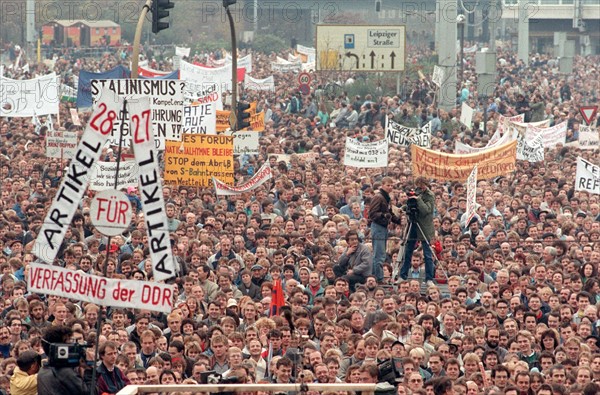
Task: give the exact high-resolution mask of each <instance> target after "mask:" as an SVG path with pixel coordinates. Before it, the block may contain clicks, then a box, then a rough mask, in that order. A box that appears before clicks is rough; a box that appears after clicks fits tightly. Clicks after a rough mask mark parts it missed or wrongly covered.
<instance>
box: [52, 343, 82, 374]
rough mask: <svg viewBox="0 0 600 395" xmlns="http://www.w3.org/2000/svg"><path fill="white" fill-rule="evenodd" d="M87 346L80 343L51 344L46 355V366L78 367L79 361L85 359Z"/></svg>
mask: <svg viewBox="0 0 600 395" xmlns="http://www.w3.org/2000/svg"><path fill="white" fill-rule="evenodd" d="M88 347H89V346H88V345H87V344H80V343H69V344H66V343H51V344H50V353H49V355H48V365H50V366H52V367H55V368H63V367H69V368H74V367H77V366H79V364H80V362H81V360H84V361H85V359H86V356H85V352H86V350H87V349H88Z"/></svg>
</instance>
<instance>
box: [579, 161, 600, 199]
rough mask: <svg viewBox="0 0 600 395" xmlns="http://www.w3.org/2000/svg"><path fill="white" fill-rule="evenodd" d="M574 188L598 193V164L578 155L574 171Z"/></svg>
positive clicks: (599, 183)
mask: <svg viewBox="0 0 600 395" xmlns="http://www.w3.org/2000/svg"><path fill="white" fill-rule="evenodd" d="M575 190H576V191H586V192H590V193H595V194H597V195H600V166H596V165H595V164H593V163H591V162H588V161H587V160H585V159H583V158H582V157H578V158H577V170H576V171H575Z"/></svg>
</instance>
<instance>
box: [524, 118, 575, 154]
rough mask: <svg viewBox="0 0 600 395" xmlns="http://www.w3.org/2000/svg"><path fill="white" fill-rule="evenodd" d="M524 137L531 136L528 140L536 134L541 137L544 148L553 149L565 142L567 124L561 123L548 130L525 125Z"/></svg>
mask: <svg viewBox="0 0 600 395" xmlns="http://www.w3.org/2000/svg"><path fill="white" fill-rule="evenodd" d="M525 133H526V135H531V137H530V138H533V137H535V136H536V135H538V134H541V135H542V139H543V141H544V148H555V147H556V146H557V145H558V144H561V145H563V146H564V145H565V142H566V140H567V122H566V121H564V122H561V123H559V124H558V125H554V126H552V127H550V128H541V127H537V126H531V125H529V124H527V131H526V132H525Z"/></svg>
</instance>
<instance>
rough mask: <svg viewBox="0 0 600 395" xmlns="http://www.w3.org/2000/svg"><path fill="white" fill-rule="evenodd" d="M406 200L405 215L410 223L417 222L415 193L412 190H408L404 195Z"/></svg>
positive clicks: (417, 211) (417, 213)
mask: <svg viewBox="0 0 600 395" xmlns="http://www.w3.org/2000/svg"><path fill="white" fill-rule="evenodd" d="M406 196H407V197H408V200H406V214H407V215H408V218H409V220H410V222H417V219H418V217H419V206H418V205H417V197H418V195H417V193H416V192H415V190H414V189H412V188H411V189H409V190H408V192H407V193H406Z"/></svg>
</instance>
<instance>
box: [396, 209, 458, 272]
mask: <svg viewBox="0 0 600 395" xmlns="http://www.w3.org/2000/svg"><path fill="white" fill-rule="evenodd" d="M413 226H416V229H417V232H421V235H422V236H423V240H420V241H421V243H425V244H426V245H427V247H429V251H431V257H432V259H433V270H434V273H435V269H436V268H437V267H439V268H440V269H441V270H442V273H444V277H446V280H448V273H447V272H446V270H445V269H444V267H443V266H442V263H441V262H440V260H439V259H438V258H437V256H436V255H435V252H434V251H433V248H432V247H431V244H430V243H429V240H427V237H425V232H423V229H422V228H421V225H419V222H417V220H416V219H413V218H410V219H409V221H408V223H407V224H406V226H405V227H404V231H403V232H402V238H401V240H400V250H399V251H398V257H397V258H396V262H394V269H393V272H392V279H393V280H394V281H398V280H399V279H400V270H401V268H402V265H403V264H404V261H405V260H406V253H407V251H406V244H407V243H408V241H409V237H410V234H411V231H412V229H413ZM417 236H418V233H417ZM413 253H414V250H413ZM423 255H425V254H423ZM423 258H425V257H423Z"/></svg>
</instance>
